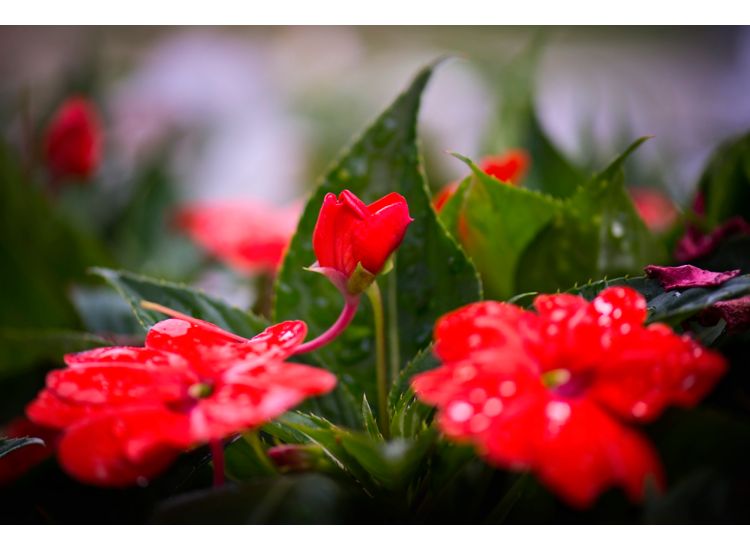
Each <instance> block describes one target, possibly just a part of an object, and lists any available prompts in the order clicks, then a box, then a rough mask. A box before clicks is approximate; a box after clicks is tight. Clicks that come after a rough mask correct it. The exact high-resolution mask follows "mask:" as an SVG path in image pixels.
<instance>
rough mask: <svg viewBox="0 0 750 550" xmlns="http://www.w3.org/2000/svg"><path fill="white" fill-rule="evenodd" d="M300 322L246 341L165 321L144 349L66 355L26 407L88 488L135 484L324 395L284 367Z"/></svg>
mask: <svg viewBox="0 0 750 550" xmlns="http://www.w3.org/2000/svg"><path fill="white" fill-rule="evenodd" d="M306 332H307V327H306V325H305V323H303V322H302V321H286V322H284V323H280V324H278V325H274V326H272V327H270V328H268V329H266V330H265V331H264V332H262V333H261V334H259V335H258V336H255V337H254V338H251V339H244V338H240V337H238V336H235V335H233V334H230V333H227V332H225V331H223V330H221V329H220V328H219V327H216V326H215V325H212V324H210V323H206V322H203V321H198V320H185V319H167V320H165V321H162V322H160V323H157V324H156V325H154V326H153V327H152V328H151V330H150V331H149V333H148V335H147V337H146V342H145V347H111V348H99V349H94V350H90V351H85V352H82V353H78V354H72V355H67V356H66V357H65V362H66V363H67V365H68V368H66V369H62V370H56V371H52V372H51V373H50V374H49V375H48V377H47V384H46V388H45V389H44V390H42V391H41V393H40V394H39V396H38V397H37V398H36V400H35V401H33V402H32V403H31V404H30V405H29V406H28V408H27V411H26V413H27V416H28V417H29V418H30V419H31V420H32V421H33V422H35V423H37V424H42V425H45V426H49V427H52V428H57V429H60V430H63V431H64V432H63V435H62V437H61V439H60V443H59V448H58V455H59V459H60V463H61V464H62V466H63V468H64V469H65V470H66V471H67V472H68V473H69V474H70V475H72V476H73V477H75V478H77V479H79V480H81V481H83V482H86V483H91V484H95V485H102V486H127V485H131V484H133V483H142V482H145V481H147V480H148V479H150V478H152V477H154V476H155V475H157V474H159V473H160V472H161V471H162V470H164V469H165V468H166V467H167V466H168V465H169V464H170V463H171V462H172V461H173V460H174V459H175V458H176V457H177V455H178V454H179V453H180V452H182V451H184V450H186V449H188V448H190V447H192V446H194V445H196V444H201V443H205V442H208V441H212V440H214V441H215V440H220V439H222V438H224V437H227V436H229V435H231V434H233V433H236V432H238V431H241V430H245V429H250V428H254V427H257V426H259V425H261V424H263V423H265V422H267V421H268V420H269V419H271V418H273V417H275V416H277V415H279V414H281V413H283V412H284V411H286V410H288V409H289V408H291V407H293V406H295V405H296V404H298V403H299V402H301V401H302V400H304V399H305V398H306V397H308V396H312V395H317V394H321V393H325V392H328V391H330V390H331V389H332V388H333V386H334V385H335V384H336V379H335V377H334V376H333V375H331V374H330V373H328V372H326V371H323V370H320V369H316V368H313V367H309V366H306V365H299V364H294V363H286V362H284V361H285V359H286V358H287V357H289V356H290V355H292V354H293V353H294V351H295V348H296V347H297V346H298V345H299V344H300V343H302V341H303V340H304V338H305V334H306Z"/></svg>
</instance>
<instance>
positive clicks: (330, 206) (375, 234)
mask: <svg viewBox="0 0 750 550" xmlns="http://www.w3.org/2000/svg"><path fill="white" fill-rule="evenodd" d="M412 221H413V219H412V218H411V217H410V216H409V206H408V205H407V204H406V199H404V197H402V196H401V195H399V194H398V193H389V194H388V195H386V196H385V197H383V198H381V199H378V200H377V201H375V202H373V203H372V204H370V205H366V204H365V203H364V202H362V201H361V200H360V199H359V198H358V197H357V196H356V195H355V194H354V193H352V192H351V191H348V190H346V191H342V192H341V194H340V195H339V196H338V198H336V195H334V194H333V193H328V194H327V195H326V196H325V198H324V199H323V206H322V207H321V209H320V214H319V215H318V221H317V223H316V224H315V230H314V231H313V249H314V250H315V256H316V257H317V260H318V261H317V265H316V266H315V268H316V269H319V270H320V271H321V272H323V273H324V274H326V275H327V276H329V278H330V279H331V280H332V281H333V282H334V284H336V285H337V286H339V287H341V286H342V285H345V284H346V282H347V281H348V280H349V278H350V277H351V276H352V274H353V273H354V271H355V269H356V268H357V265H358V264H361V265H362V267H363V268H364V269H365V270H367V271H368V272H369V273H370V275H372V276H375V275H377V274H378V273H379V272H380V271H381V270H382V269H383V266H384V265H385V263H386V261H387V260H388V258H389V257H390V256H391V254H393V252H394V251H395V250H396V249H397V248H398V247H399V245H400V244H401V241H402V240H403V238H404V235H405V234H406V229H407V227H408V226H409V224H410V223H411V222H412ZM350 290H351V289H350Z"/></svg>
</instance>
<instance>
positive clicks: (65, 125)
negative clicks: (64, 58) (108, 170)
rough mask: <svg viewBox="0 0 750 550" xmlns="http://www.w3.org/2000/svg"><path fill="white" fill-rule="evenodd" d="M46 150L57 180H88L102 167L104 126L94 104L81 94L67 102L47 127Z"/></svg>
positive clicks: (48, 162)
mask: <svg viewBox="0 0 750 550" xmlns="http://www.w3.org/2000/svg"><path fill="white" fill-rule="evenodd" d="M44 153H45V159H46V163H47V167H48V168H49V170H50V172H51V173H52V176H53V177H54V178H55V179H58V180H59V179H64V178H78V179H81V180H85V179H88V178H89V177H90V176H91V175H92V174H93V173H94V171H95V170H96V168H97V167H98V166H99V159H100V156H101V127H100V123H99V117H98V115H97V112H96V109H95V108H94V106H93V105H92V104H91V103H90V102H89V101H88V100H86V99H84V98H82V97H73V98H70V99H68V100H67V101H65V103H63V104H62V105H61V106H60V108H59V109H58V111H57V112H56V113H55V115H54V117H53V119H52V122H51V123H50V125H49V127H48V128H47V134H46V136H45V142H44Z"/></svg>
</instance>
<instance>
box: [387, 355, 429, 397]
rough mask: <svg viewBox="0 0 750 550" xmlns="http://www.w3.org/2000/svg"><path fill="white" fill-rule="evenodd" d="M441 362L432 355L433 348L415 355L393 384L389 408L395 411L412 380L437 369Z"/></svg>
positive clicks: (389, 394)
mask: <svg viewBox="0 0 750 550" xmlns="http://www.w3.org/2000/svg"><path fill="white" fill-rule="evenodd" d="M439 364H440V362H439V361H438V360H437V358H436V357H435V355H434V354H433V353H432V346H429V347H427V348H425V349H423V350H422V351H420V352H419V353H418V354H417V355H415V356H414V357H413V358H412V360H411V361H409V364H408V365H406V368H404V370H402V371H401V373H400V374H399V377H398V378H397V379H396V380H395V381H394V382H393V385H392V386H391V391H390V392H389V393H388V408H389V409H390V410H391V411H393V410H394V409H395V407H396V404H397V403H398V402H399V401H400V400H401V398H402V397H403V395H404V394H405V393H406V392H407V391H408V390H409V384H410V383H411V379H412V378H414V376H416V375H417V374H419V373H420V372H425V371H428V370H432V369H434V368H437V367H438V365H439Z"/></svg>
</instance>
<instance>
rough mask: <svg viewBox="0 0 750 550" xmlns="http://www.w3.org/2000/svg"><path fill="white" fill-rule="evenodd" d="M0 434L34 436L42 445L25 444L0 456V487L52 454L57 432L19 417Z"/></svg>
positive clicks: (57, 435)
mask: <svg viewBox="0 0 750 550" xmlns="http://www.w3.org/2000/svg"><path fill="white" fill-rule="evenodd" d="M0 434H1V435H3V436H4V437H11V438H12V437H36V438H39V439H41V440H42V441H44V445H27V446H25V447H21V448H20V449H17V450H15V451H13V452H11V453H9V454H7V455H5V456H3V457H2V458H0V487H2V486H4V485H8V484H10V483H12V482H13V481H15V480H16V479H18V478H19V477H21V476H22V475H23V474H25V473H26V472H28V471H29V470H30V469H32V468H33V467H34V466H36V465H37V464H39V463H41V462H43V461H44V460H45V459H46V458H48V457H49V456H51V455H52V453H53V452H54V448H55V446H56V445H57V440H58V437H59V435H60V434H59V432H58V431H57V430H54V429H50V428H45V427H44V426H38V425H37V424H34V423H33V422H30V421H29V420H27V419H26V418H23V417H20V418H16V419H14V420H12V421H11V422H9V423H8V424H7V425H6V426H5V427H4V428H3V429H2V430H0Z"/></svg>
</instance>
